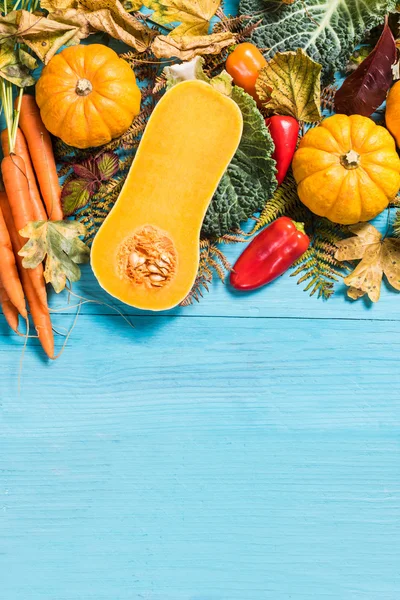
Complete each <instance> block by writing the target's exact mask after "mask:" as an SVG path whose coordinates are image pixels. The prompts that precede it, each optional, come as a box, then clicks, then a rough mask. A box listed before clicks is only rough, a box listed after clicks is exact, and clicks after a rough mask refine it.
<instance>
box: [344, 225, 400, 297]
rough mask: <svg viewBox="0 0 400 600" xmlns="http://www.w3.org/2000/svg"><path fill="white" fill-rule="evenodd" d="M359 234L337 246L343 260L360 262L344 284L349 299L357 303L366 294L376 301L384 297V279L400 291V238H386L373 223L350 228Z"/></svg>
mask: <svg viewBox="0 0 400 600" xmlns="http://www.w3.org/2000/svg"><path fill="white" fill-rule="evenodd" d="M349 229H350V231H351V232H352V233H355V234H356V235H355V236H354V237H351V238H348V239H346V240H341V241H340V242H338V243H337V248H338V249H337V251H336V254H335V258H336V259H337V260H340V261H348V260H358V259H361V262H359V263H358V265H357V266H356V268H355V269H354V271H353V272H352V273H350V275H348V276H347V277H346V278H345V279H344V282H345V284H346V285H347V286H349V289H348V291H347V294H348V296H350V298H353V299H354V300H357V299H358V298H361V297H362V296H364V295H365V294H368V297H369V298H370V300H372V302H377V301H378V300H379V297H380V290H381V284H382V278H383V275H384V274H385V276H386V278H387V280H388V282H389V283H390V285H391V286H392V287H394V288H395V289H396V290H400V239H396V238H385V239H382V236H381V234H380V233H379V231H378V230H377V229H376V228H375V227H374V226H373V225H370V224H369V223H359V224H358V225H352V226H350V227H349Z"/></svg>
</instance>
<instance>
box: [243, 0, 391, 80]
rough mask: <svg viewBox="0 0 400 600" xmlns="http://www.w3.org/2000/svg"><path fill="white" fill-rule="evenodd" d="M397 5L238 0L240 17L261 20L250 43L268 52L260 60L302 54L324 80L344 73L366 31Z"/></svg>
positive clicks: (360, 0) (370, 0) (380, 0)
mask: <svg viewBox="0 0 400 600" xmlns="http://www.w3.org/2000/svg"><path fill="white" fill-rule="evenodd" d="M396 4H397V0H305V1H304V2H303V1H302V0H295V2H294V3H293V4H290V5H287V4H284V3H279V2H274V1H271V0H241V2H240V5H239V13H240V14H242V15H253V14H254V15H255V16H254V21H257V20H258V19H260V18H261V19H262V22H261V24H260V25H259V26H258V27H257V29H256V30H255V31H254V32H253V34H252V40H253V42H254V43H255V44H256V45H257V46H259V47H260V48H268V51H267V52H266V54H265V56H266V57H267V58H269V57H271V56H273V55H274V54H275V52H285V51H287V50H296V49H297V48H303V50H305V51H306V52H307V54H308V55H309V56H311V58H313V59H314V60H315V61H317V62H318V63H320V64H322V66H323V75H324V79H325V80H327V79H328V78H329V77H331V76H332V75H333V73H334V72H335V71H339V70H341V69H343V68H344V66H345V64H346V62H347V60H348V58H349V57H350V55H351V53H352V51H353V50H354V47H355V46H356V45H357V44H359V43H360V42H361V41H362V40H363V38H364V36H365V33H366V32H367V31H370V30H371V29H373V28H374V27H376V26H377V25H379V24H381V23H382V22H383V19H384V16H385V15H386V14H387V13H389V12H394V11H395V10H396Z"/></svg>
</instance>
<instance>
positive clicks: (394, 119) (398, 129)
mask: <svg viewBox="0 0 400 600" xmlns="http://www.w3.org/2000/svg"><path fill="white" fill-rule="evenodd" d="M399 109H400V81H397V82H396V83H395V84H394V86H393V87H392V88H391V90H390V92H389V95H388V97H387V100H386V113H385V118H386V127H387V128H388V129H389V131H390V133H391V134H392V136H393V137H394V139H395V140H396V144H397V146H398V147H399V148H400V110H399Z"/></svg>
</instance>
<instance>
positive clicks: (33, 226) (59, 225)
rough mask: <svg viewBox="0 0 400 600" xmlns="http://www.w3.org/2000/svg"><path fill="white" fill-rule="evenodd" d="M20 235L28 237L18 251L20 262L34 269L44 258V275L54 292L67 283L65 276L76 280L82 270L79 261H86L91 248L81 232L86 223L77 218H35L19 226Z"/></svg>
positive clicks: (60, 289) (84, 229)
mask: <svg viewBox="0 0 400 600" xmlns="http://www.w3.org/2000/svg"><path fill="white" fill-rule="evenodd" d="M20 234H21V236H22V237H25V238H29V241H28V242H27V243H26V244H25V246H24V247H23V248H22V249H21V250H20V251H19V253H18V254H19V255H20V256H22V257H23V261H22V265H23V266H24V267H25V268H26V269H34V268H35V267H37V266H38V265H40V263H42V262H43V261H44V260H45V259H46V267H45V271H44V278H45V280H46V282H47V283H51V284H52V286H53V288H54V289H55V291H56V292H57V294H58V293H59V292H61V291H62V290H63V289H64V288H65V285H66V282H67V279H68V280H69V281H71V282H73V281H78V280H79V279H80V277H81V271H80V268H79V267H78V264H82V263H87V262H88V261H89V254H90V250H89V248H88V247H87V246H86V244H84V243H83V242H82V240H81V239H80V236H82V235H85V234H86V227H85V226H84V225H82V223H79V222H78V221H37V222H35V223H33V222H32V223H28V225H27V226H26V227H24V229H21V231H20Z"/></svg>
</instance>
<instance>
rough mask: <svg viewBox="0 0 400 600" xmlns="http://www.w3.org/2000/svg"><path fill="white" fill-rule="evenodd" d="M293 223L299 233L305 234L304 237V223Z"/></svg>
mask: <svg viewBox="0 0 400 600" xmlns="http://www.w3.org/2000/svg"><path fill="white" fill-rule="evenodd" d="M292 223H293V225H294V226H295V227H296V229H297V231H300V232H301V233H304V235H305V234H306V231H305V229H304V223H298V222H297V221H292Z"/></svg>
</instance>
